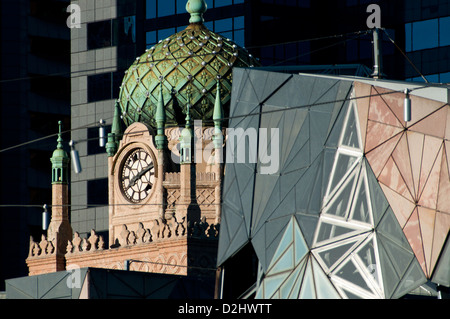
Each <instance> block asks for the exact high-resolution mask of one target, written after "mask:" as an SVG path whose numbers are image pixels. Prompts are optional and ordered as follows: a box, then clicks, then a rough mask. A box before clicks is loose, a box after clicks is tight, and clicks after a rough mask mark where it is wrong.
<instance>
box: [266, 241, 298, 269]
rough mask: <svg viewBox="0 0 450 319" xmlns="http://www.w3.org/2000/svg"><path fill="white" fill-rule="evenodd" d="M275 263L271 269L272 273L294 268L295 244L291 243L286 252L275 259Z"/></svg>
mask: <svg viewBox="0 0 450 319" xmlns="http://www.w3.org/2000/svg"><path fill="white" fill-rule="evenodd" d="M274 261H275V264H274V265H273V267H272V268H271V269H269V274H270V275H276V274H279V273H282V272H286V271H288V270H292V269H293V268H294V246H293V245H291V246H289V248H288V249H287V250H286V251H285V253H284V254H283V255H282V256H280V257H279V258H278V259H274Z"/></svg>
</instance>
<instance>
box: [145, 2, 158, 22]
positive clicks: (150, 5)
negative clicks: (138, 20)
mask: <svg viewBox="0 0 450 319" xmlns="http://www.w3.org/2000/svg"><path fill="white" fill-rule="evenodd" d="M145 10H146V14H145V17H146V18H147V19H153V18H156V0H147V1H146V7H145Z"/></svg>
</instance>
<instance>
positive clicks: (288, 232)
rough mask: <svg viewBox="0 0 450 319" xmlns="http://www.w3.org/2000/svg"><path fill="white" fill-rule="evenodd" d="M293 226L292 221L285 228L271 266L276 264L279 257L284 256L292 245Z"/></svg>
mask: <svg viewBox="0 0 450 319" xmlns="http://www.w3.org/2000/svg"><path fill="white" fill-rule="evenodd" d="M293 229H294V225H293V220H292V219H291V221H290V222H289V224H288V225H287V226H286V228H285V231H284V234H283V237H282V238H281V240H280V242H279V244H278V248H277V250H276V252H275V254H274V255H273V257H272V261H271V265H273V264H275V263H276V260H277V259H278V258H280V256H281V255H283V254H284V252H285V251H286V250H287V249H288V248H289V247H290V246H291V245H292V242H293V241H294V232H293Z"/></svg>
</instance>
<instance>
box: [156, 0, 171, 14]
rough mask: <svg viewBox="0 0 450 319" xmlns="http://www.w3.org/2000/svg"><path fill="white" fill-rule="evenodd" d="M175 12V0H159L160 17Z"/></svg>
mask: <svg viewBox="0 0 450 319" xmlns="http://www.w3.org/2000/svg"><path fill="white" fill-rule="evenodd" d="M172 14H175V1H174V0H158V17H164V16H169V15H172Z"/></svg>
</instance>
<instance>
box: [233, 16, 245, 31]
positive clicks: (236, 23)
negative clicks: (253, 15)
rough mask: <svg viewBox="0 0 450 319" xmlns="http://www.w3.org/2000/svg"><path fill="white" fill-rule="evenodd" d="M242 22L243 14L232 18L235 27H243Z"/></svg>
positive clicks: (243, 21)
mask: <svg viewBox="0 0 450 319" xmlns="http://www.w3.org/2000/svg"><path fill="white" fill-rule="evenodd" d="M244 23H245V20H244V17H243V16H242V17H236V18H234V28H235V29H243V28H244V26H245V25H244Z"/></svg>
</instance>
